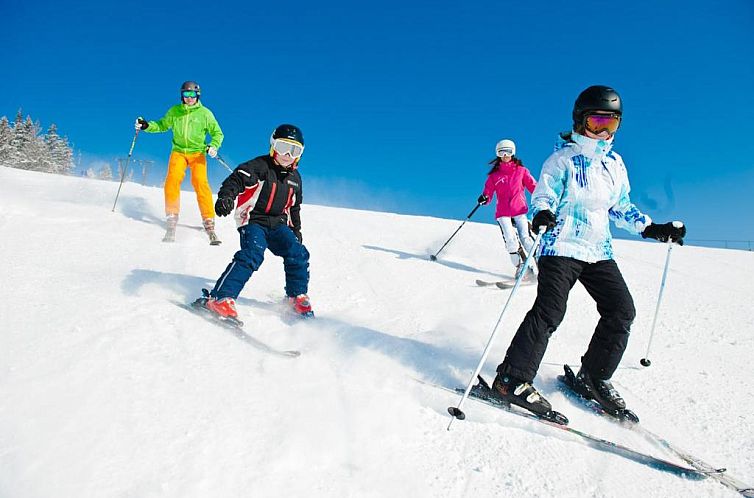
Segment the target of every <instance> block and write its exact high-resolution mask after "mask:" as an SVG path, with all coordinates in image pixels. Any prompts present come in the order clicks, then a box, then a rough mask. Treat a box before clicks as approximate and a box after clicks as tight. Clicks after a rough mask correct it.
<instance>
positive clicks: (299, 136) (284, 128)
mask: <svg viewBox="0 0 754 498" xmlns="http://www.w3.org/2000/svg"><path fill="white" fill-rule="evenodd" d="M278 138H285V139H288V140H293V141H295V142H298V143H300V144H301V145H304V134H303V133H302V132H301V128H299V127H298V126H294V125H292V124H281V125H280V126H278V127H277V128H275V131H273V132H272V135H270V145H272V142H274V141H275V140H276V139H278Z"/></svg>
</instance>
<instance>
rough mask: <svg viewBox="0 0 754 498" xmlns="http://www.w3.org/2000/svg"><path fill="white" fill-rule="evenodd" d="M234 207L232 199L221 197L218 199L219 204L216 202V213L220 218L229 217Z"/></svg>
mask: <svg viewBox="0 0 754 498" xmlns="http://www.w3.org/2000/svg"><path fill="white" fill-rule="evenodd" d="M234 207H235V202H234V201H233V198H232V197H224V196H220V197H218V198H217V202H215V212H216V213H217V214H218V215H219V216H228V215H229V214H230V213H231V212H232V211H233V208H234Z"/></svg>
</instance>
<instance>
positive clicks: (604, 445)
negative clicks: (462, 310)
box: [416, 377, 710, 480]
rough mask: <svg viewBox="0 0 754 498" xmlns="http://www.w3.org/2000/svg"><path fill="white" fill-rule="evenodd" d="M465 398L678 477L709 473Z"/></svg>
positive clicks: (488, 402)
mask: <svg viewBox="0 0 754 498" xmlns="http://www.w3.org/2000/svg"><path fill="white" fill-rule="evenodd" d="M416 380H417V381H418V382H420V383H422V384H426V385H429V386H432V387H436V388H439V389H442V390H444V391H448V392H451V393H453V394H463V392H464V391H465V390H464V389H463V388H456V389H450V388H447V387H445V386H440V385H437V384H431V383H428V382H425V381H422V380H419V379H416ZM480 380H482V379H481V377H480ZM480 384H481V382H480ZM485 384H486V382H485ZM474 387H476V386H474ZM473 392H474V389H472V393H473ZM469 399H471V400H473V401H476V402H479V403H483V404H485V405H488V406H491V407H494V408H497V409H502V410H504V411H505V412H507V413H510V414H513V415H516V416H519V417H523V418H526V419H528V420H533V421H535V422H539V423H542V424H544V425H546V426H549V427H552V428H555V429H558V430H561V431H564V432H567V433H569V434H571V435H572V436H574V437H577V438H579V439H581V440H582V441H584V442H586V443H587V444H588V445H589V446H591V447H592V448H595V449H597V450H600V451H604V452H607V453H612V454H615V455H618V456H621V457H623V458H626V459H628V460H632V461H634V462H637V463H640V464H643V465H646V466H648V467H650V468H653V469H655V470H660V471H664V472H669V473H671V474H674V475H677V476H680V477H684V478H686V479H691V480H701V479H705V478H706V477H707V476H708V475H710V472H709V471H704V470H699V469H696V468H693V467H686V466H683V465H679V464H676V463H673V462H670V461H668V460H665V459H662V458H659V457H656V456H653V455H650V454H647V453H642V452H640V451H637V450H634V449H631V448H629V447H627V446H624V445H622V444H619V443H616V442H613V441H610V440H607V439H603V438H601V437H598V436H594V435H592V434H589V433H586V432H584V431H581V430H578V429H575V428H573V427H570V426H568V425H562V424H559V423H557V422H553V421H550V420H547V419H545V418H542V417H540V416H537V415H535V414H534V413H531V412H529V411H526V410H524V409H523V408H521V409H519V408H518V407H516V406H514V405H510V404H505V403H501V402H494V401H491V400H489V399H484V398H480V397H478V396H476V395H473V394H471V395H470V396H469ZM451 408H452V407H451ZM449 410H450V409H449Z"/></svg>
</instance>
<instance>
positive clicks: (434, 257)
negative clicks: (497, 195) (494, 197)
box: [429, 204, 482, 261]
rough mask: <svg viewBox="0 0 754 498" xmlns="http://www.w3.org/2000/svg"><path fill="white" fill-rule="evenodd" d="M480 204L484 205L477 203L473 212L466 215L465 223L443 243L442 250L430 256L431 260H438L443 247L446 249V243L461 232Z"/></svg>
mask: <svg viewBox="0 0 754 498" xmlns="http://www.w3.org/2000/svg"><path fill="white" fill-rule="evenodd" d="M480 206H482V204H477V205H476V207H475V208H474V209H472V210H471V212H470V213H469V215H468V216H467V217H466V219H465V220H463V223H461V226H460V227H458V228H456V231H455V232H453V235H451V236H450V238H449V239H448V240H447V241H446V242H445V243H444V244H443V245H442V247H441V248H440V250H439V251H437V252H436V253H435V254H433V255H431V256H430V257H429V260H430V261H437V255H438V254H440V252H442V250H443V249H445V246H446V245H448V242H450V241H451V240H452V239H453V237H455V236H456V234H457V233H458V232H459V230H461V228H463V225H465V224H466V222H467V221H469V220H470V219H471V217H472V216H474V213H476V210H477V209H479V207H480Z"/></svg>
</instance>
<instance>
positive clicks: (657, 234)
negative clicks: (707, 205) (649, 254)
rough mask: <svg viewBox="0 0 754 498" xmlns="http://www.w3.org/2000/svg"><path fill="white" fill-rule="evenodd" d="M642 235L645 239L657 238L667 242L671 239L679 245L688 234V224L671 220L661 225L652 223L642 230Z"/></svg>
mask: <svg viewBox="0 0 754 498" xmlns="http://www.w3.org/2000/svg"><path fill="white" fill-rule="evenodd" d="M641 236H642V237H644V238H645V239H647V238H648V239H657V240H659V241H660V242H667V241H668V239H670V240H671V241H673V242H675V243H677V244H678V245H679V246H682V245H683V238H684V237H685V236H686V225H684V224H683V222H681V221H671V222H668V223H663V224H661V225H658V224H657V223H650V224H649V226H648V227H647V228H645V229H644V231H643V232H641Z"/></svg>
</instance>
